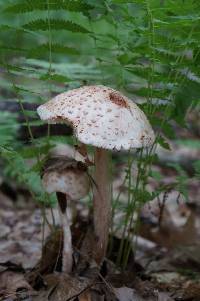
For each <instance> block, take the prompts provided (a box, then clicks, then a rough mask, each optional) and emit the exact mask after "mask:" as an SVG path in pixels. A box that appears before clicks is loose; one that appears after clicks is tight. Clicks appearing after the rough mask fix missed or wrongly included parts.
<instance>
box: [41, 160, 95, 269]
mask: <svg viewBox="0 0 200 301" xmlns="http://www.w3.org/2000/svg"><path fill="white" fill-rule="evenodd" d="M42 183H43V186H44V188H45V191H46V192H47V193H53V192H56V195H57V199H58V204H59V206H58V207H59V213H60V218H61V223H62V227H63V254H62V260H63V263H62V271H63V272H67V273H70V272H71V270H72V265H73V258H72V254H73V250H72V237H71V230H70V222H69V218H68V214H67V205H68V202H70V201H77V200H80V199H81V198H83V197H85V196H86V194H87V193H88V191H89V186H90V181H89V177H88V175H87V166H86V165H85V164H84V163H82V162H79V161H75V160H74V159H67V158H51V159H49V160H48V161H47V162H46V165H45V167H44V172H43V176H42Z"/></svg>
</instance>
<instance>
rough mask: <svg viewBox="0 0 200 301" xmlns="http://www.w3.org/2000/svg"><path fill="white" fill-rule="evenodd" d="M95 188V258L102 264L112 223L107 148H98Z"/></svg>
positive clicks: (96, 150) (95, 159)
mask: <svg viewBox="0 0 200 301" xmlns="http://www.w3.org/2000/svg"><path fill="white" fill-rule="evenodd" d="M94 157H95V158H94V161H95V183H96V187H95V189H94V199H93V202H94V232H95V238H96V239H95V242H96V244H95V246H94V259H95V260H96V262H97V263H98V264H100V263H101V262H102V260H103V258H104V256H105V255H106V250H107V245H108V235H109V225H110V211H111V195H110V176H109V168H108V166H109V153H108V151H107V150H105V149H100V148H96V149H95V155H94Z"/></svg>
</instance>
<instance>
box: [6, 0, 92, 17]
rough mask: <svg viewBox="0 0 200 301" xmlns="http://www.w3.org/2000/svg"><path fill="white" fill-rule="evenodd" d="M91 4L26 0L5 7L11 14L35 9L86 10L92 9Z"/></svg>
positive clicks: (57, 0)
mask: <svg viewBox="0 0 200 301" xmlns="http://www.w3.org/2000/svg"><path fill="white" fill-rule="evenodd" d="M91 7H92V6H91V5H89V4H87V3H84V1H80V0H76V1H73V0H56V1H55V0H54V1H52V0H49V1H44V0H35V1H34V3H32V1H30V0H26V1H16V3H15V4H13V5H9V6H7V7H6V8H5V9H4V12H5V13H11V14H23V13H27V12H33V11H35V10H42V11H47V10H61V9H63V10H67V11H76V12H86V11H87V10H88V9H91Z"/></svg>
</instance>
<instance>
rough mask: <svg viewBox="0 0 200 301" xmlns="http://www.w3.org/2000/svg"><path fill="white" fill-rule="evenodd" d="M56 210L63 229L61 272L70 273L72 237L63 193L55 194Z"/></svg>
mask: <svg viewBox="0 0 200 301" xmlns="http://www.w3.org/2000/svg"><path fill="white" fill-rule="evenodd" d="M56 195H57V199H58V204H59V206H58V208H59V214H60V219H61V223H62V228H63V250H62V272H65V273H70V272H71V271H72V265H73V257H72V254H73V250H72V235H71V229H70V223H69V219H68V216H67V198H66V195H65V194H64V193H61V192H57V193H56Z"/></svg>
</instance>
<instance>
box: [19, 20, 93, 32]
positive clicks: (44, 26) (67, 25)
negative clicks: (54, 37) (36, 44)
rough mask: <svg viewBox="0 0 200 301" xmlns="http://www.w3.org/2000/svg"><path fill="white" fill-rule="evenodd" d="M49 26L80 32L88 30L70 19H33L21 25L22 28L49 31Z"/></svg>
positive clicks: (53, 28) (55, 28) (54, 28)
mask: <svg viewBox="0 0 200 301" xmlns="http://www.w3.org/2000/svg"><path fill="white" fill-rule="evenodd" d="M49 26H51V30H69V31H72V32H82V33H88V32H89V31H88V30H87V29H86V28H84V27H83V26H80V25H78V24H76V23H73V22H71V21H65V20H61V19H59V20H56V19H45V20H42V19H39V20H35V21H31V22H29V23H27V24H24V25H23V28H24V29H28V30H31V31H38V30H42V31H49Z"/></svg>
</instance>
